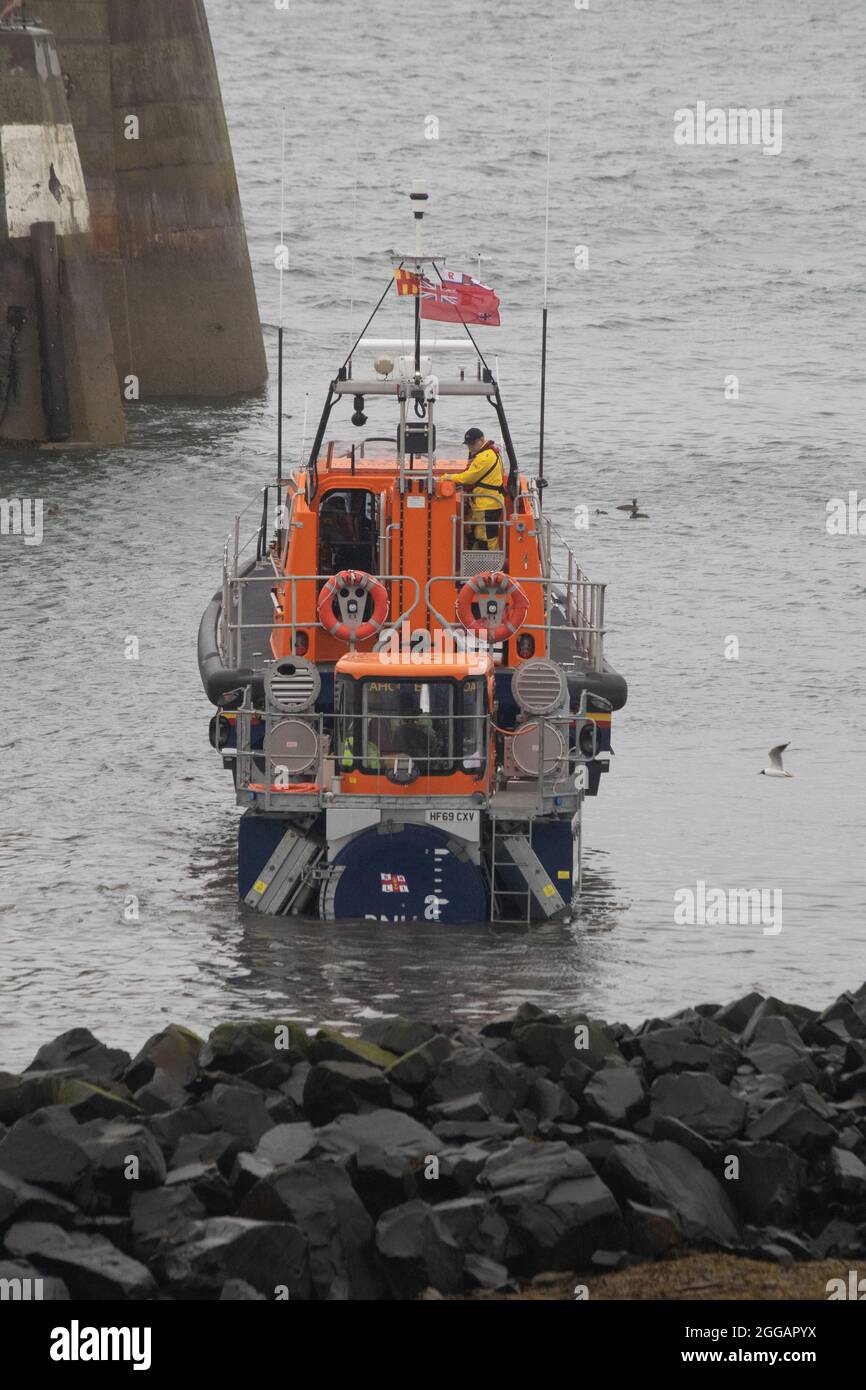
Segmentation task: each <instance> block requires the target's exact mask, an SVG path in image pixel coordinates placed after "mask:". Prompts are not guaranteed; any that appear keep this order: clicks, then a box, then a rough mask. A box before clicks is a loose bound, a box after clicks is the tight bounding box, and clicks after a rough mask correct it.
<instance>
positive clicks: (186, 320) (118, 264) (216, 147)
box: [39, 0, 267, 397]
mask: <svg viewBox="0 0 866 1390" xmlns="http://www.w3.org/2000/svg"><path fill="white" fill-rule="evenodd" d="M39 12H40V17H41V18H42V19H43V21H44V22H45V23H46V24H47V25H49V26H50V27H51V28H52V29H53V30H54V32H55V34H56V36H57V42H58V47H59V50H60V54H61V62H62V67H63V73H64V80H65V83H66V88H67V93H68V100H69V105H70V109H71V112H72V118H73V122H74V125H75V130H76V135H77V138H78V145H79V150H80V152H81V158H82V163H83V166H84V174H85V179H86V182H87V190H88V194H89V198H90V208H91V218H92V226H93V234H94V238H95V242H96V246H97V251H98V254H99V257H100V260H101V263H102V266H103V273H104V277H105V279H104V285H105V294H106V300H107V303H108V306H109V313H110V316H111V322H112V327H113V331H114V342H115V351H116V355H117V365H118V371H119V374H120V377H121V378H125V377H126V376H127V375H130V374H132V375H135V376H136V377H138V379H139V382H140V390H141V395H142V397H149V396H225V395H231V394H235V393H241V392H247V391H252V390H255V389H257V388H258V387H260V386H261V385H262V384H263V383H264V381H265V379H266V377H267V365H266V360H265V352H264V346H263V343H262V335H261V327H260V323H259V316H258V308H257V305H256V297H255V288H254V285H253V277H252V270H251V267H250V260H249V251H248V248H247V241H246V233H245V230H244V224H243V214H242V211H241V205H240V197H239V194H238V187H237V178H236V175H235V168H234V160H233V158H232V151H231V143H230V140H229V134H228V129H227V127H226V120H225V114H224V111H223V105H222V97H221V94H220V88H219V78H218V76H217V70H216V63H215V60H214V55H213V49H212V46H211V41H210V33H209V30H208V24H207V17H206V14H205V8H204V0H40V3H39ZM129 117H136V118H137V121H138V137H139V138H138V139H129V138H127V135H128V133H129V132H130V130H131V129H132V126H131V123H130V122H129V119H128V118H129Z"/></svg>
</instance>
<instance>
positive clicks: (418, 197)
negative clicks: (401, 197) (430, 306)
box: [409, 183, 427, 372]
mask: <svg viewBox="0 0 866 1390" xmlns="http://www.w3.org/2000/svg"><path fill="white" fill-rule="evenodd" d="M409 200H410V202H411V203H412V211H413V213H414V214H415V269H416V271H417V273H418V277H419V279H418V293H417V294H416V296H415V371H416V372H420V370H421V276H422V274H423V269H422V267H423V257H424V230H423V227H424V204H425V203H426V201H427V194H426V193H425V192H424V186H423V184H421V183H416V184H415V185H414V187H413V189H412V192H411V193H410V194H409Z"/></svg>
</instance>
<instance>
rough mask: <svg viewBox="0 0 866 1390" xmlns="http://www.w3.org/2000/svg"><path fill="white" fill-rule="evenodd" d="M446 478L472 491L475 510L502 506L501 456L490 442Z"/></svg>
mask: <svg viewBox="0 0 866 1390" xmlns="http://www.w3.org/2000/svg"><path fill="white" fill-rule="evenodd" d="M448 478H449V479H450V481H451V482H452V483H459V484H460V486H461V487H464V488H466V490H467V492H471V493H472V505H473V507H474V508H475V509H476V511H479V512H489V511H492V510H493V508H494V507H501V506H502V501H503V497H504V495H505V494H504V492H503V491H502V487H503V481H504V479H503V473H502V458H501V456H500V455H499V454H498V453H497V452H496V450H495V449H494V448H493V445H492V444H485V446H484V448H483V449H482V450H481V451H480V452H479V453H477V454H476V455H475V457H474V458H472V459H470V460H469V464H468V466H467V467H466V468H465V469H464V470H463V472H462V473H449V474H448Z"/></svg>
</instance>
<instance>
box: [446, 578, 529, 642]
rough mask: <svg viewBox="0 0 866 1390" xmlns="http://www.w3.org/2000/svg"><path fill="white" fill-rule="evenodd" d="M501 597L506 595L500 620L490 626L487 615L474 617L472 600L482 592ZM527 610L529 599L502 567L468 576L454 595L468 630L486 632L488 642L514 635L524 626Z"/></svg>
mask: <svg viewBox="0 0 866 1390" xmlns="http://www.w3.org/2000/svg"><path fill="white" fill-rule="evenodd" d="M485 594H487V595H489V596H490V597H491V598H493V597H496V598H501V597H502V596H503V595H505V594H507V595H508V602H507V603H506V605H505V611H504V612H503V614H502V621H501V622H500V623H499V625H498V626H497V627H495V628H493V629H492V630H491V627H490V620H489V618H485V617H484V616H483V615H482V616H481V617H479V618H476V617H475V615H474V613H473V612H472V605H473V603H478V602H479V600H481V599H482V598H483V597H484V595H485ZM528 612H529V599H528V598H527V597H526V595H525V593H524V592H523V590H522V589H521V587H520V585H519V584H518V583H516V581H515V580H513V579H512V578H511V575H510V574H503V573H502V571H501V570H485V572H484V573H483V574H476V575H475V577H474V578H473V579H469V580H467V582H466V583H465V584H464V585H463V588H462V589H461V590H460V593H459V594H458V596H457V616H458V618H459V619H460V621H461V623H462V624H463V626H464V627H465V628H466V629H467V630H468V631H469V632H486V633H487V634H488V635H489V638H490V641H491V642H503V641H505V639H506V638H508V637H513V636H514V634H515V632H518V631H519V629H520V628H521V627H522V626H523V624H524V623H525V621H526V615H527V613H528Z"/></svg>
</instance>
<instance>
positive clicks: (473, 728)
mask: <svg viewBox="0 0 866 1390" xmlns="http://www.w3.org/2000/svg"><path fill="white" fill-rule="evenodd" d="M485 696H486V686H485V682H484V681H483V680H471V681H464V682H463V717H462V719H461V720H460V725H461V732H462V736H463V742H462V750H461V762H462V767H463V771H464V772H474V773H479V774H480V773H481V772H483V770H484V766H485V763H486V760H487V737H486V733H487V724H486V720H485V718H484V715H485Z"/></svg>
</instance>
